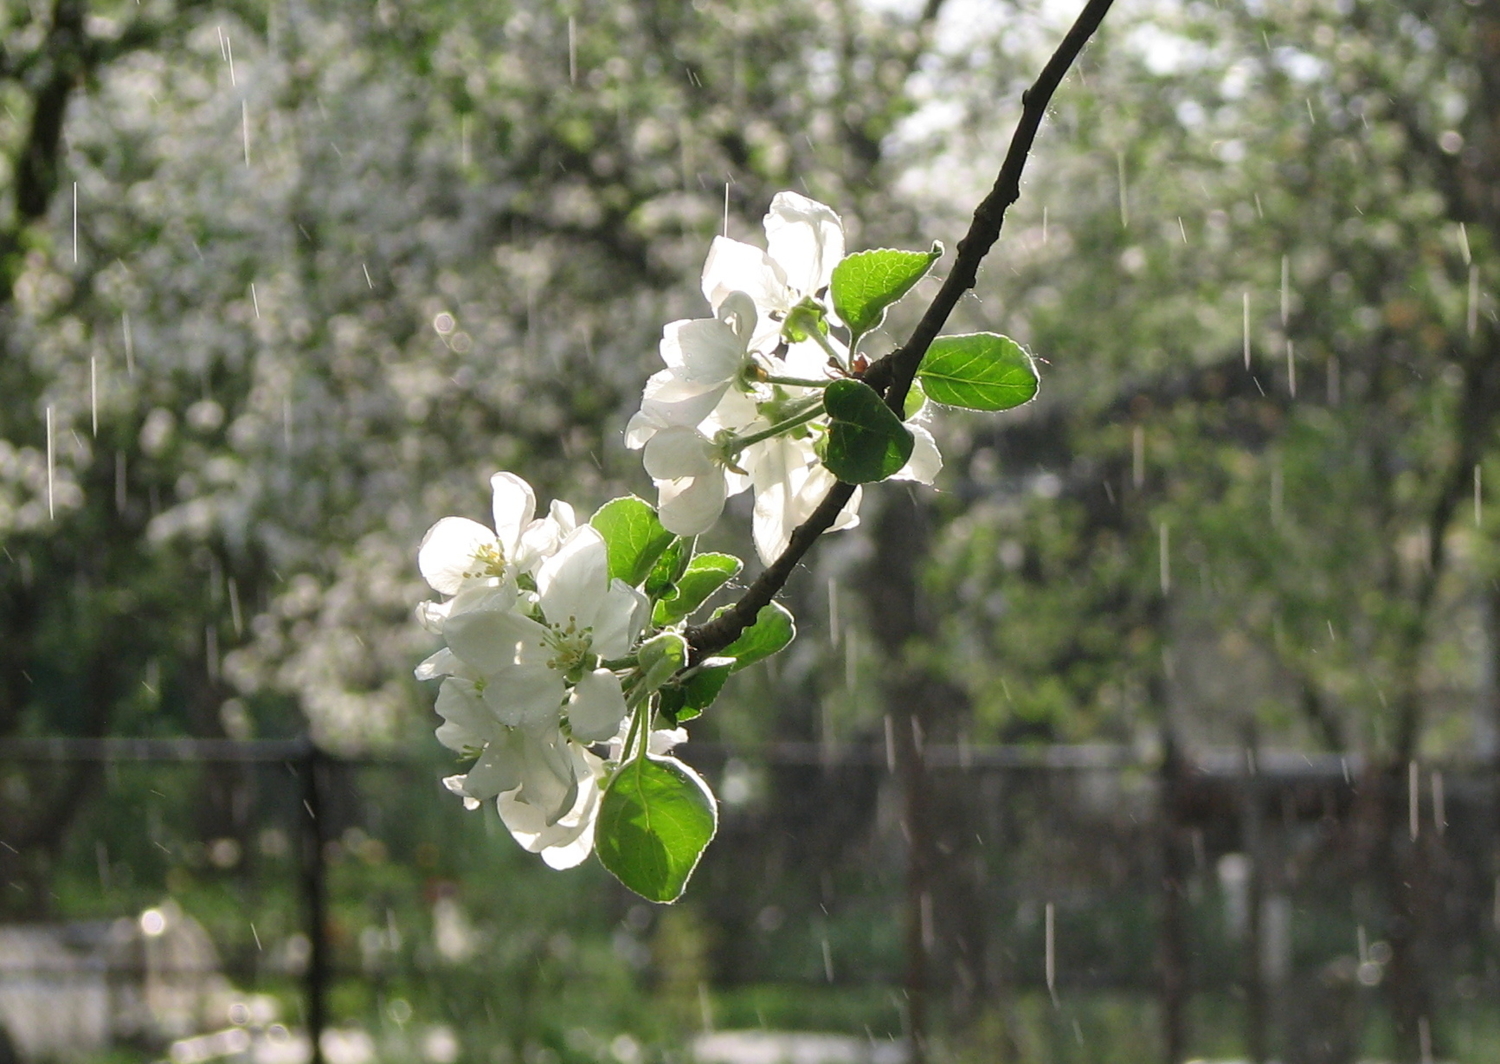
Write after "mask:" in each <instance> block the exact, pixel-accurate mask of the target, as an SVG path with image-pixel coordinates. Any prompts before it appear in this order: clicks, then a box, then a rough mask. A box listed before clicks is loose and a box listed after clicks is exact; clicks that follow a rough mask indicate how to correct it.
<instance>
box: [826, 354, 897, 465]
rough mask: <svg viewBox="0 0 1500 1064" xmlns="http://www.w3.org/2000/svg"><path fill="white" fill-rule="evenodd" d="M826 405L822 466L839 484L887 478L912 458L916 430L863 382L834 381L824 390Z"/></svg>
mask: <svg viewBox="0 0 1500 1064" xmlns="http://www.w3.org/2000/svg"><path fill="white" fill-rule="evenodd" d="M823 406H824V408H825V409H826V410H827V411H828V419H829V426H828V443H827V447H826V450H825V453H824V457H823V464H824V465H826V466H827V467H828V471H829V472H830V473H832V474H833V475H834V476H836V477H838V478H839V479H840V480H842V481H844V482H846V483H849V484H865V483H868V482H870V481H872V480H884V479H885V478H886V477H888V476H890V475H891V474H892V473H894V472H896V471H897V470H899V469H900V468H901V467H902V466H904V465H905V464H906V460H907V459H908V458H910V457H911V450H912V447H913V446H914V445H915V443H914V441H913V440H912V435H911V432H910V431H908V429H907V427H906V426H905V425H903V424H901V419H900V418H898V417H897V416H896V415H895V414H893V413H892V412H891V409H890V407H888V406H886V405H885V402H884V400H882V399H881V398H880V396H879V395H878V394H877V393H876V391H875V389H874V388H871V387H870V386H869V385H868V384H866V383H864V382H863V381H857V380H850V379H847V378H846V379H844V380H837V381H834V382H833V383H832V384H830V385H829V386H828V387H827V389H825V390H824V392H823Z"/></svg>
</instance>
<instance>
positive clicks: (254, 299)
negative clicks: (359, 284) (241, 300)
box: [250, 273, 373, 321]
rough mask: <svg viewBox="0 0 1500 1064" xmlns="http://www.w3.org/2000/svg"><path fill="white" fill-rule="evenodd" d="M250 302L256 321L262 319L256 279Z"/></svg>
mask: <svg viewBox="0 0 1500 1064" xmlns="http://www.w3.org/2000/svg"><path fill="white" fill-rule="evenodd" d="M369 279H370V275H369V274H368V273H367V274H365V280H369ZM372 287H373V286H372ZM250 302H251V304H252V305H253V306H254V307H255V320H256V321H260V297H259V296H257V295H256V294H255V282H254V281H251V282H250Z"/></svg>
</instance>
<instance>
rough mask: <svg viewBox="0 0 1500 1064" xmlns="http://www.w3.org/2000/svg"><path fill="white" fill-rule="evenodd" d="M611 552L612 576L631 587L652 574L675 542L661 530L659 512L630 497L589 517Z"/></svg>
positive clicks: (610, 566)
mask: <svg viewBox="0 0 1500 1064" xmlns="http://www.w3.org/2000/svg"><path fill="white" fill-rule="evenodd" d="M589 524H591V525H593V526H594V528H595V529H596V530H598V532H599V534H600V535H601V536H603V537H604V544H605V546H606V547H607V548H608V550H609V575H610V578H611V579H617V580H623V581H625V582H626V583H627V584H629V585H630V586H631V587H635V586H637V585H639V584H640V583H641V582H642V581H643V580H645V579H646V577H647V576H648V575H649V574H650V573H651V570H652V567H653V566H655V565H656V562H657V559H658V558H660V557H661V555H662V553H663V552H664V551H665V550H666V549H667V547H668V545H670V544H671V543H673V541H674V537H673V535H672V533H670V532H668V531H667V530H666V529H665V528H662V526H661V522H660V521H659V520H657V517H656V510H654V509H653V508H652V506H651V504H650V503H648V502H646V501H645V500H644V499H638V498H636V497H635V496H634V495H627V496H625V497H623V498H619V499H611V500H610V501H609V502H607V503H605V504H604V505H603V506H601V507H599V509H598V511H597V512H596V513H595V514H594V516H593V517H591V518H589Z"/></svg>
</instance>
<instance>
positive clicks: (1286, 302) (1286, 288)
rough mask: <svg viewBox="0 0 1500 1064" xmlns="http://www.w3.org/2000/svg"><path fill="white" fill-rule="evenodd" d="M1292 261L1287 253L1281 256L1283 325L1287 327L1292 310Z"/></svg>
mask: <svg viewBox="0 0 1500 1064" xmlns="http://www.w3.org/2000/svg"><path fill="white" fill-rule="evenodd" d="M1291 280H1292V277H1291V263H1290V261H1289V260H1288V259H1287V257H1286V256H1285V255H1283V256H1281V327H1282V328H1283V329H1285V328H1286V323H1287V318H1288V317H1289V316H1290V312H1291V306H1292V303H1291V287H1290V286H1291Z"/></svg>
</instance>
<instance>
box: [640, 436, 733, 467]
mask: <svg viewBox="0 0 1500 1064" xmlns="http://www.w3.org/2000/svg"><path fill="white" fill-rule="evenodd" d="M641 461H642V463H643V464H644V465H645V467H646V473H647V474H648V475H649V476H650V477H651V479H653V480H676V479H677V478H679V477H703V476H708V475H709V474H712V473H715V472H717V470H718V463H717V462H715V461H714V445H713V442H712V441H711V440H709V439H708V438H707V437H705V436H704V435H703V434H702V433H700V432H699V431H698V430H697V429H690V428H683V427H679V426H673V427H672V428H666V429H662V430H661V431H660V432H658V433H657V434H656V435H655V436H652V437H651V440H650V442H649V443H647V444H646V450H645V453H644V454H642V455H641Z"/></svg>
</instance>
